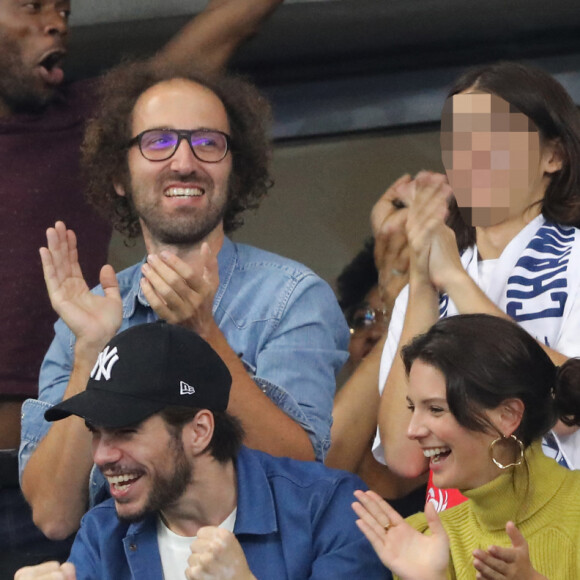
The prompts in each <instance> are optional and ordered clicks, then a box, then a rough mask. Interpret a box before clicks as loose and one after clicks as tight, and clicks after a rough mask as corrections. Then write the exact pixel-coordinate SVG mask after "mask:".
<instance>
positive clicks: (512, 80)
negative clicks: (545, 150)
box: [448, 62, 580, 227]
mask: <svg viewBox="0 0 580 580" xmlns="http://www.w3.org/2000/svg"><path fill="white" fill-rule="evenodd" d="M470 88H473V89H476V90H479V91H483V92H487V93H491V94H493V95H497V96H499V97H501V98H502V99H503V100H504V101H507V102H508V103H509V104H510V105H512V107H515V109H517V110H518V111H519V112H521V113H523V114H524V115H526V117H528V119H531V121H532V122H533V123H534V125H535V126H536V128H537V129H538V132H539V134H540V141H541V142H542V143H548V142H554V143H555V144H556V146H557V147H558V151H559V153H560V155H561V156H562V168H561V169H560V170H559V171H556V172H554V173H553V174H551V176H550V183H549V184H548V187H547V188H546V193H545V195H544V199H543V201H542V214H543V216H544V217H545V218H546V219H547V220H549V221H552V222H556V223H559V224H563V225H571V226H575V227H580V112H579V111H578V109H577V108H576V105H575V104H574V102H573V101H572V99H571V97H570V95H569V94H568V93H567V92H566V89H564V87H563V86H562V85H561V84H560V83H559V82H558V81H557V80H556V79H554V78H553V77H552V76H551V75H549V74H548V73H546V72H544V71H542V70H540V69H537V68H534V67H530V66H526V65H523V64H519V63H515V62H500V63H496V64H492V65H486V66H482V67H477V68H473V69H470V70H468V71H467V72H466V73H465V74H463V75H462V76H461V77H459V79H457V81H456V82H455V84H454V85H453V87H452V89H451V90H450V91H449V95H448V97H451V96H453V95H456V94H458V93H461V92H463V91H466V90H467V89H470Z"/></svg>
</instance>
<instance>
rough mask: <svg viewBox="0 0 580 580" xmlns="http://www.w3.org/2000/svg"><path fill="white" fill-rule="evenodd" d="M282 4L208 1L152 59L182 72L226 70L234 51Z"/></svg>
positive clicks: (277, 0)
mask: <svg viewBox="0 0 580 580" xmlns="http://www.w3.org/2000/svg"><path fill="white" fill-rule="evenodd" d="M282 2H283V0H210V2H209V3H208V5H207V6H206V8H205V10H204V11H203V12H202V13H201V14H199V15H198V16H196V17H195V18H194V19H193V20H191V21H190V22H188V23H187V24H186V25H185V27H184V28H183V29H182V30H181V31H180V32H179V33H178V34H177V35H176V36H174V37H173V38H172V39H171V40H170V41H169V42H168V43H167V44H166V45H165V46H164V47H163V48H162V49H161V50H160V51H159V53H158V54H157V55H156V56H155V57H154V59H153V61H154V62H155V63H159V64H161V63H169V64H171V65H173V66H176V67H180V68H181V67H183V69H184V70H187V69H189V68H193V67H195V68H196V69H199V68H202V69H204V70H206V71H208V72H214V71H218V70H220V69H221V68H223V67H225V65H226V64H227V62H228V61H229V60H230V58H231V57H232V55H233V54H234V52H235V51H236V49H237V48H238V47H239V46H240V44H242V43H243V42H244V41H245V40H247V39H248V38H250V37H251V36H252V35H254V34H255V33H256V32H257V31H258V29H259V27H260V25H261V24H262V22H263V21H264V20H265V19H266V18H267V17H268V16H269V15H270V14H271V13H272V12H274V10H275V9H276V8H277V7H278V6H279V5H280V4H282Z"/></svg>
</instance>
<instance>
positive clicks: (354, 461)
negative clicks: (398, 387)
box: [325, 333, 386, 473]
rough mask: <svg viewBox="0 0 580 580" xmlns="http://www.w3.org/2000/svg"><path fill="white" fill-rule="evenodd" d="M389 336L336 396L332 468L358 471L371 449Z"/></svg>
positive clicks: (333, 412)
mask: <svg viewBox="0 0 580 580" xmlns="http://www.w3.org/2000/svg"><path fill="white" fill-rule="evenodd" d="M385 337H386V333H385V336H384V337H383V338H382V339H381V340H380V341H379V342H378V343H377V344H375V346H374V347H373V349H372V350H371V352H370V353H369V354H368V355H367V356H366V357H365V358H364V359H363V361H362V362H361V363H360V365H359V366H358V367H357V368H356V369H355V371H354V373H353V374H352V375H351V376H350V378H349V379H348V381H347V382H346V383H345V384H344V386H343V387H342V388H341V389H340V391H338V393H337V395H336V398H335V400H334V408H333V411H332V417H333V422H332V428H331V431H330V439H331V445H330V450H329V451H328V455H327V457H326V462H325V463H326V465H328V466H329V467H334V468H336V469H344V470H346V471H351V472H353V473H356V472H357V469H358V466H359V464H360V462H361V461H362V459H363V455H364V453H365V451H366V450H367V449H368V448H369V442H370V441H371V439H372V437H373V436H374V434H375V431H376V429H377V409H378V407H379V402H380V396H379V391H378V389H377V383H378V378H379V364H380V362H381V353H382V352H383V345H384V343H385Z"/></svg>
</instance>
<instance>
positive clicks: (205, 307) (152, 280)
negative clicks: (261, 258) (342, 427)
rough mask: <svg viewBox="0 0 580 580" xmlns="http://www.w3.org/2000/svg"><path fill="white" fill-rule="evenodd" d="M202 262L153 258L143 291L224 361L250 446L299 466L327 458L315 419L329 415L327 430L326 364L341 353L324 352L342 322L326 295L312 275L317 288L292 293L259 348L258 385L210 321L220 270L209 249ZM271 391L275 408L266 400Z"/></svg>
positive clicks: (329, 383) (329, 384)
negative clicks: (335, 326) (331, 331)
mask: <svg viewBox="0 0 580 580" xmlns="http://www.w3.org/2000/svg"><path fill="white" fill-rule="evenodd" d="M200 260H201V261H203V262H204V263H205V265H204V266H202V265H201V263H200V262H198V263H196V264H195V265H193V264H189V263H185V262H184V261H183V260H180V259H179V258H178V257H176V256H175V255H173V254H170V253H166V252H162V253H161V254H160V255H159V256H150V258H149V263H148V264H147V266H146V267H144V270H143V272H144V279H143V282H142V288H143V292H144V294H145V296H146V298H147V300H148V301H149V303H150V305H151V307H152V308H153V309H154V310H155V311H156V312H157V314H158V315H159V316H160V317H161V318H163V319H165V320H167V321H168V322H170V323H174V324H181V325H183V326H186V327H188V328H191V329H192V330H195V331H196V332H197V333H198V334H200V336H202V337H203V338H205V339H206V340H207V341H208V342H209V344H210V345H211V346H212V347H213V348H214V350H216V352H217V353H218V354H219V355H220V356H221V357H222V359H223V360H224V362H225V363H226V365H227V366H228V368H229V370H230V372H231V374H232V379H233V382H232V390H231V393H230V403H229V406H228V410H229V411H230V412H231V413H233V414H235V415H236V416H238V417H239V418H240V420H241V421H242V424H243V426H244V429H245V431H246V440H245V442H246V443H247V445H248V446H249V447H253V448H255V449H260V450H262V451H266V452H268V453H271V454H273V455H282V456H289V457H294V458H297V459H306V460H311V459H314V458H315V457H316V458H317V459H322V458H323V455H324V451H325V449H324V446H325V443H324V440H325V439H326V438H328V435H327V434H326V433H321V427H320V426H319V425H318V423H319V422H320V423H321V421H318V416H319V415H321V414H322V415H323V416H324V423H328V428H329V427H330V408H331V404H332V395H333V393H334V374H333V369H332V365H331V364H330V363H329V360H331V359H333V358H334V357H335V356H336V353H335V352H334V351H333V352H328V354H327V349H329V348H330V345H329V339H330V340H332V346H333V347H334V348H336V344H335V343H334V337H332V338H331V337H329V329H330V328H331V327H332V324H333V322H334V319H335V318H336V317H337V316H336V315H335V314H334V311H333V310H332V308H329V307H328V306H327V304H326V303H325V301H327V296H326V294H325V295H322V294H321V293H320V290H321V284H320V281H319V279H318V278H316V277H314V276H308V277H307V278H308V279H309V280H317V281H318V282H314V283H313V284H310V282H309V281H308V280H306V279H305V280H303V281H302V282H301V283H300V289H299V290H297V289H296V287H294V290H293V291H292V298H291V301H290V303H289V304H288V306H287V310H286V312H285V314H284V316H283V317H282V319H281V320H280V322H279V323H278V324H277V325H276V329H275V331H274V332H273V333H272V334H271V335H270V336H269V337H268V339H267V341H266V342H265V343H264V344H261V345H260V349H259V354H258V356H257V361H256V366H257V368H256V369H255V379H253V378H252V377H251V376H250V375H249V374H248V371H247V369H246V368H245V366H244V364H243V363H242V361H241V360H240V358H239V356H238V355H237V354H236V353H235V352H234V350H232V348H231V346H230V345H229V344H228V341H227V340H226V337H225V336H224V334H223V333H222V331H221V330H220V328H219V327H218V325H217V324H216V322H215V320H214V318H213V315H212V306H213V297H214V296H215V293H216V291H217V288H218V285H219V277H218V267H217V259H216V258H215V257H213V256H211V255H210V253H209V247H208V246H207V245H205V244H204V246H203V247H202V250H201V252H200ZM328 293H329V294H330V293H331V291H330V289H328ZM270 298H271V297H270ZM285 298H286V297H285ZM261 299H264V297H263V298H261ZM335 309H336V311H338V305H336V308H335ZM338 312H339V311H338ZM343 324H344V322H343ZM345 333H346V328H345ZM318 337H319V338H320V341H317V338H318ZM309 344H311V345H312V346H309ZM263 379H265V380H263ZM277 379H280V382H278V380H277ZM317 379H321V380H320V381H318V380H317ZM270 382H271V383H273V384H270ZM277 385H279V386H278V387H277ZM269 387H272V388H273V389H274V392H273V398H274V400H277V401H280V402H279V403H278V404H275V403H274V402H273V401H272V399H271V397H270V396H267V395H266V394H265V391H266V390H267V389H268V388H269ZM326 412H328V417H326ZM309 436H310V437H311V438H312V439H309Z"/></svg>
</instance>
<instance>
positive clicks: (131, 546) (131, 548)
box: [129, 544, 137, 552]
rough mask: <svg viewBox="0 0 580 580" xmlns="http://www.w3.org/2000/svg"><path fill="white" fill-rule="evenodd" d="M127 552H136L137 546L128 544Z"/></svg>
mask: <svg viewBox="0 0 580 580" xmlns="http://www.w3.org/2000/svg"><path fill="white" fill-rule="evenodd" d="M129 550H131V552H136V551H137V544H129Z"/></svg>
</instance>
